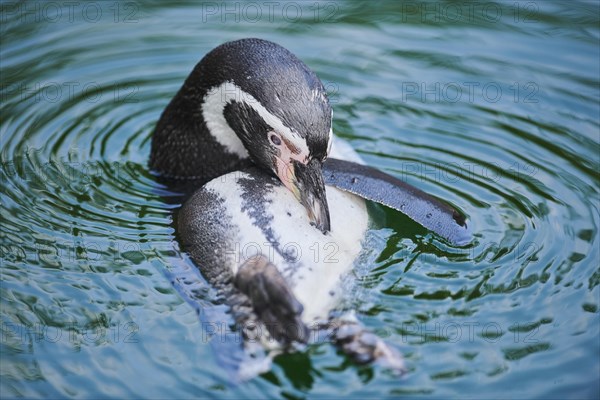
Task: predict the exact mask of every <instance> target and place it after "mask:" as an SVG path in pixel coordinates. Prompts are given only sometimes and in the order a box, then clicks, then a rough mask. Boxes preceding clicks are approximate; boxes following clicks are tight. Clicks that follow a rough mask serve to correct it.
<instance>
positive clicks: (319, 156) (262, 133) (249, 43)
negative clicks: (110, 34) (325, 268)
mask: <svg viewBox="0 0 600 400" xmlns="http://www.w3.org/2000/svg"><path fill="white" fill-rule="evenodd" d="M179 95H183V96H184V97H187V98H190V99H191V98H197V100H199V103H200V109H199V110H198V111H200V113H199V114H200V115H197V116H198V117H200V118H202V119H203V121H204V124H205V125H206V128H207V130H208V132H209V133H210V135H211V136H213V138H214V139H215V140H216V141H218V142H219V143H220V144H222V145H223V148H224V149H225V151H227V152H228V153H234V154H237V155H238V156H239V157H240V158H244V157H249V158H250V159H251V160H252V161H253V162H254V163H255V164H257V165H258V166H260V167H262V168H263V169H265V170H268V171H272V172H273V173H274V174H275V175H277V177H279V179H280V180H281V182H282V183H283V184H284V185H285V186H286V187H287V188H288V189H289V190H290V191H291V192H292V193H293V194H294V196H295V197H296V199H297V200H298V201H299V202H300V203H301V204H302V205H304V207H305V208H306V210H307V212H308V216H309V217H310V219H311V221H312V222H313V223H314V224H315V225H316V226H317V227H318V228H319V229H321V230H322V231H323V232H326V231H328V230H329V229H330V219H329V208H328V205H327V198H326V194H325V185H324V181H323V175H322V170H321V168H322V164H323V162H324V161H325V159H326V157H327V154H328V152H329V150H330V147H331V141H332V131H331V123H332V109H331V106H330V104H329V100H328V98H327V94H326V91H325V88H324V87H323V84H322V83H321V81H320V80H319V78H317V76H316V75H315V74H314V73H313V72H312V71H311V70H310V69H309V68H308V67H307V66H306V65H305V64H304V63H303V62H302V61H300V60H299V59H298V58H296V56H294V55H293V54H292V53H290V52H289V51H288V50H286V49H284V48H283V47H281V46H279V45H277V44H275V43H272V42H268V41H265V40H260V39H242V40H238V41H234V42H228V43H225V44H223V45H221V46H219V47H217V48H215V49H214V50H212V51H211V52H210V53H208V54H207V55H206V56H205V57H204V58H203V59H202V60H201V61H200V63H199V64H198V65H197V66H196V68H195V69H194V71H193V72H192V74H191V75H190V77H189V78H188V80H187V81H186V83H185V85H184V87H183V88H182V92H181V93H180V94H179ZM199 97H200V99H198V98H199ZM196 103H198V101H197V102H196ZM215 162H219V160H216V161H215Z"/></svg>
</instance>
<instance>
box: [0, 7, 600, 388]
mask: <svg viewBox="0 0 600 400" xmlns="http://www.w3.org/2000/svg"><path fill="white" fill-rule="evenodd" d="M228 7H230V8H228ZM0 9H1V10H0V11H1V17H2V28H1V29H2V42H1V44H2V46H1V49H0V68H1V76H2V88H1V96H2V106H1V107H2V108H1V110H2V111H1V123H0V124H1V125H0V133H1V139H0V141H1V154H0V158H1V163H2V168H1V169H0V173H1V174H2V185H1V189H0V190H1V192H0V193H1V215H2V230H1V233H0V250H1V257H2V264H1V271H2V272H1V273H2V283H1V286H0V288H1V296H2V307H1V316H2V341H1V343H0V346H1V349H2V350H1V353H2V364H1V368H0V371H1V372H0V373H1V377H2V380H1V384H0V387H1V393H2V396H3V397H4V396H7V397H14V396H27V397H42V396H43V397H49V396H54V397H65V396H69V397H72V396H78V397H86V398H90V397H99V396H103V397H140V396H146V397H148V396H152V397H167V396H168V397H191V396H194V397H203V396H204V397H229V398H231V397H264V396H268V397H282V396H285V397H291V398H296V397H304V396H308V397H324V396H343V397H348V396H351V395H353V396H356V397H357V398H364V397H368V396H370V397H381V396H394V395H407V394H408V395H414V396H432V397H444V396H454V397H456V396H459V395H465V394H467V395H471V396H472V395H476V396H479V397H493V396H496V393H505V394H506V396H511V397H547V396H549V395H550V394H551V395H553V396H554V397H564V396H567V395H569V396H571V397H594V396H596V397H597V396H598V393H599V389H598V376H599V372H600V371H599V366H600V364H599V363H598V355H599V351H600V346H599V345H598V335H599V334H600V332H599V330H600V329H599V326H600V324H599V320H598V315H599V311H598V305H599V293H600V292H599V290H600V289H599V288H598V286H599V283H600V266H599V265H600V263H599V260H600V256H599V254H598V253H599V250H598V249H599V248H600V247H599V246H598V235H597V233H598V224H599V214H598V208H599V190H600V188H599V187H600V182H599V181H600V180H599V177H598V176H599V175H598V169H599V163H600V160H599V156H598V154H600V138H599V132H600V127H599V118H598V113H599V101H600V99H599V94H598V93H599V90H598V89H599V86H600V83H599V79H598V76H600V70H599V63H598V59H599V47H598V41H599V40H600V30H599V28H598V26H599V24H598V22H599V10H598V5H597V4H596V3H595V2H568V3H567V2H564V3H559V2H541V1H537V2H536V1H528V2H515V3H493V2H486V3H473V4H462V3H455V2H427V3H420V2H402V3H399V2H382V3H371V2H351V3H345V2H344V3H336V2H322V3H316V4H312V3H281V4H277V5H269V4H266V3H264V4H263V3H260V2H258V3H251V4H250V3H248V4H244V3H231V4H230V5H222V4H220V3H205V4H201V5H196V4H193V3H186V2H181V3H178V4H177V5H176V6H173V5H170V6H169V7H167V6H163V5H162V4H160V3H157V2H149V3H147V4H142V3H137V2H125V3H117V2H114V3H113V2H92V3H86V4H85V5H84V4H83V3H82V4H73V5H69V4H66V3H65V4H63V3H60V2H25V3H13V2H8V3H7V2H5V3H2V4H0ZM246 36H258V37H263V38H266V39H270V40H274V41H276V42H278V43H280V44H282V45H283V46H285V47H287V48H289V49H290V50H291V51H293V52H294V53H296V54H297V55H298V56H299V57H300V58H302V59H303V60H304V61H305V62H306V63H307V64H308V65H309V66H310V67H311V68H313V69H314V70H315V71H316V72H317V74H318V75H319V76H320V77H321V79H322V80H323V82H324V84H325V86H326V87H327V89H328V91H329V94H330V98H331V101H332V103H333V106H334V109H335V115H334V131H335V132H336V133H337V134H339V135H340V136H342V137H344V138H345V139H347V140H348V141H349V142H350V143H351V145H352V146H353V147H354V148H355V149H357V150H358V151H359V153H360V154H361V155H362V156H363V157H364V158H365V160H366V161H367V163H368V164H369V165H372V166H376V167H378V168H381V169H384V170H386V171H387V172H389V173H391V174H393V175H395V176H397V177H399V178H401V179H403V180H405V181H407V182H409V183H411V184H413V185H415V186H418V187H420V188H422V189H423V190H426V191H428V192H429V193H432V194H434V195H436V196H438V197H440V198H443V199H446V200H447V201H448V202H449V203H450V204H452V205H453V206H455V207H457V208H459V209H460V210H462V211H463V212H464V213H465V214H466V215H468V216H469V221H470V224H471V226H472V227H473V231H474V232H475V238H474V240H473V242H472V243H470V244H469V245H467V246H464V247H460V248H455V247H450V246H448V245H447V244H445V243H443V242H442V241H440V240H439V239H438V238H436V237H434V236H432V235H431V234H429V233H428V232H426V231H425V230H424V229H422V228H420V227H419V226H417V225H416V224H414V223H413V222H411V221H410V220H409V219H407V218H406V217H404V216H402V215H400V214H399V213H396V212H392V211H390V210H387V209H384V208H382V207H378V206H370V208H371V212H372V215H373V218H374V220H375V221H376V227H375V229H373V231H371V232H370V234H369V238H368V243H367V245H366V248H368V250H369V251H368V252H366V253H365V254H364V256H363V257H362V258H361V262H360V263H359V265H357V267H356V270H355V272H354V274H353V282H354V284H353V288H354V290H353V292H354V295H353V296H352V297H351V298H349V299H348V304H350V305H352V306H353V307H354V308H355V309H356V310H357V316H358V317H359V319H360V320H361V321H363V322H364V324H365V325H367V326H368V327H369V328H370V329H372V330H373V331H375V332H376V333H377V334H378V335H380V336H381V337H383V338H385V339H386V340H387V341H388V342H390V343H392V344H394V345H395V346H396V347H397V348H399V349H400V350H401V351H402V352H403V353H404V354H405V355H406V357H407V361H408V365H409V368H410V373H409V374H408V376H407V377H406V378H405V379H403V380H401V381H398V380H397V379H396V378H394V377H392V376H391V375H389V374H387V373H386V372H385V371H384V370H381V369H380V368H378V367H372V366H367V367H358V366H356V365H354V364H352V363H351V362H349V360H347V359H346V358H344V357H343V356H342V355H341V354H338V353H337V352H336V350H335V349H334V348H333V347H331V346H329V345H328V344H326V343H325V344H317V345H314V346H309V347H308V348H307V349H305V350H303V351H301V352H298V353H295V354H289V355H282V356H279V357H278V358H277V359H276V360H275V364H274V366H273V369H272V371H271V372H269V373H267V374H264V375H263V376H261V377H259V378H257V379H254V380H252V381H250V382H246V383H244V384H241V385H237V386H236V385H231V384H230V382H229V375H228V368H227V367H224V365H227V363H228V362H229V363H231V362H233V361H235V357H236V355H234V354H233V353H235V352H233V351H231V350H230V349H231V346H222V345H219V343H220V342H219V341H218V340H215V339H214V338H213V339H211V338H209V337H207V335H206V331H205V330H203V329H202V323H203V321H204V322H206V319H204V320H203V319H202V318H208V319H210V318H211V315H213V314H211V313H214V315H220V316H222V315H223V313H224V312H225V308H224V307H223V306H221V305H218V304H216V303H215V301H214V299H215V293H214V292H213V290H212V289H211V288H210V287H208V286H207V285H206V284H205V283H204V281H203V280H202V278H201V277H200V275H199V274H198V272H197V270H196V269H195V267H194V266H193V265H192V264H191V262H190V261H189V259H188V258H187V257H186V255H185V254H184V253H182V252H180V251H179V248H178V245H177V242H176V241H175V239H174V230H173V228H172V226H171V211H172V209H173V208H176V207H177V206H178V203H177V202H178V199H177V197H176V196H174V195H173V194H170V193H168V192H167V191H166V190H165V189H164V188H162V187H161V185H160V184H159V183H157V182H156V180H155V178H154V177H153V176H152V175H151V174H150V173H149V171H148V169H147V166H146V162H147V158H148V154H149V140H150V137H151V133H152V129H153V126H154V124H155V123H156V121H157V120H158V117H159V115H160V113H161V112H162V109H163V108H164V106H165V105H166V104H167V103H168V101H169V100H170V98H171V97H172V96H173V95H174V93H175V92H176V90H177V89H178V88H179V86H180V85H181V84H182V82H183V80H184V79H185V77H186V76H187V74H188V73H189V71H191V69H192V68H193V66H194V65H195V63H196V62H197V61H198V60H199V59H200V58H201V56H202V55H203V54H205V53H206V52H207V51H209V50H210V49H211V48H213V47H214V46H216V45H217V44H219V43H222V42H224V41H226V40H231V39H236V38H240V37H246ZM169 199H170V200H169ZM186 293H187V295H186ZM182 294H183V295H182ZM190 297H193V298H194V299H196V300H195V303H194V304H190V303H189V302H187V301H186V300H188V299H189V298H190ZM196 310H199V311H202V312H201V313H200V314H201V318H199V315H198V314H197V311H196ZM202 316H203V317H202ZM217 338H218V336H217ZM230 351H231V354H230ZM140 378H141V379H140ZM148 378H150V379H148ZM357 378H358V379H357Z"/></svg>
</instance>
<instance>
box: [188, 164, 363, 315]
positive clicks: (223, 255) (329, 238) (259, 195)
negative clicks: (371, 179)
mask: <svg viewBox="0 0 600 400" xmlns="http://www.w3.org/2000/svg"><path fill="white" fill-rule="evenodd" d="M326 192H327V201H328V204H329V210H330V218H331V231H330V232H328V233H327V234H323V233H322V232H321V231H320V230H319V229H317V228H316V227H314V226H312V225H310V220H309V218H308V216H307V213H306V209H305V208H304V207H303V206H302V205H301V204H300V203H299V202H298V201H297V200H296V198H295V197H294V195H293V194H292V193H291V192H290V191H289V190H288V189H287V188H285V187H284V186H283V185H282V184H281V183H280V181H279V180H277V179H276V178H274V177H271V176H270V175H267V174H266V173H264V172H262V171H260V170H258V169H250V170H248V171H244V172H239V171H238V172H233V173H230V174H227V175H224V176H222V177H219V178H216V179H214V180H212V181H210V182H209V183H207V184H206V185H204V186H203V187H202V188H201V189H199V190H198V191H197V192H196V193H194V195H193V196H192V197H191V198H190V199H189V200H188V201H187V202H186V204H185V205H184V206H183V207H182V210H181V212H180V215H179V234H180V236H181V240H182V242H183V244H184V246H185V247H186V248H187V249H188V251H189V253H190V255H191V257H192V259H193V260H194V262H195V263H196V264H197V265H198V266H199V267H200V269H201V270H202V272H203V273H204V274H205V276H206V277H207V279H209V280H219V279H223V277H224V276H230V277H231V276H235V274H236V273H237V271H238V269H239V267H240V266H241V265H243V264H244V262H246V261H247V260H248V259H250V258H252V257H254V256H256V255H259V254H261V255H263V256H265V257H267V258H268V260H269V261H270V262H271V263H273V265H275V266H276V268H277V269H278V270H279V272H280V273H281V274H282V276H283V277H284V279H285V281H286V283H287V284H288V286H289V287H290V288H291V290H292V291H293V293H294V295H295V296H296V298H297V299H298V301H299V302H300V303H301V304H302V305H303V307H304V312H303V314H302V320H303V322H304V323H306V324H307V325H309V324H311V323H313V322H314V321H317V320H324V319H326V318H327V317H328V315H329V312H330V311H331V310H332V309H333V308H335V306H336V305H338V304H339V301H340V296H341V294H342V287H341V283H342V278H343V277H344V276H345V275H346V274H347V273H348V272H349V271H350V270H351V268H352V266H353V263H354V260H355V259H356V258H357V256H358V255H359V253H360V251H361V249H362V240H363V238H364V235H365V232H366V230H367V227H368V214H367V210H366V205H365V201H364V200H363V199H361V198H360V197H357V196H355V195H353V194H350V193H347V192H343V191H341V190H338V189H336V188H333V187H326ZM212 283H213V284H218V283H219V282H212Z"/></svg>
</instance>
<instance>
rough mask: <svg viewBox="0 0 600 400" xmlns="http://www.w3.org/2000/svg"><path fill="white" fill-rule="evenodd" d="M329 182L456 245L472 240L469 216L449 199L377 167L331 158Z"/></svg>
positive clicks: (325, 174)
mask: <svg viewBox="0 0 600 400" xmlns="http://www.w3.org/2000/svg"><path fill="white" fill-rule="evenodd" d="M323 178H324V179H325V184H326V185H330V186H334V187H336V188H338V189H341V190H345V191H347V192H350V193H354V194H356V195H358V196H360V197H363V198H365V199H367V200H371V201H374V202H377V203H380V204H383V205H384V206H388V207H391V208H393V209H395V210H398V211H400V212H402V213H403V214H405V215H407V216H408V217H409V218H411V219H412V220H414V221H415V222H417V223H419V224H420V225H422V226H424V227H425V228H427V229H429V230H431V231H433V232H434V233H436V234H438V235H440V236H441V237H443V238H444V239H446V240H448V241H449V242H450V243H452V244H454V245H464V244H467V243H468V242H470V241H471V232H470V230H469V229H468V228H467V223H466V220H465V217H464V216H463V215H462V214H460V213H459V212H458V211H456V210H455V209H454V208H452V207H451V206H449V205H448V204H446V203H443V202H441V201H440V200H438V199H436V198H435V197H433V196H430V195H429V194H427V193H425V192H423V191H422V190H419V189H417V188H416V187H414V186H411V185H409V184H407V183H406V182H403V181H401V180H400V179H398V178H395V177H393V176H391V175H388V174H386V173H385V172H382V171H380V170H378V169H376V168H372V167H368V166H366V165H360V164H357V163H355V162H351V161H343V160H338V159H335V158H328V159H327V161H326V162H325V163H324V164H323Z"/></svg>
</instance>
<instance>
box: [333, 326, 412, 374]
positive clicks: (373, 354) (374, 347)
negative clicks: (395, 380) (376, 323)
mask: <svg viewBox="0 0 600 400" xmlns="http://www.w3.org/2000/svg"><path fill="white" fill-rule="evenodd" d="M331 326H332V332H331V337H332V339H333V342H334V343H335V344H336V346H338V347H339V348H340V349H341V350H342V351H343V352H344V353H346V354H347V355H348V356H349V357H350V358H352V360H354V362H356V363H357V364H368V363H371V362H377V363H380V364H381V365H383V366H384V367H386V368H390V369H392V370H393V371H394V372H396V373H397V374H398V375H403V374H404V373H405V372H406V367H405V365H404V358H403V357H402V355H401V354H400V353H399V352H398V351H397V350H396V349H394V348H393V347H391V346H388V345H387V344H386V343H385V342H384V341H383V340H381V339H380V338H379V337H377V336H376V335H375V334H374V333H372V332H369V331H367V330H365V328H364V327H363V326H361V325H360V324H359V323H358V322H356V321H348V320H334V321H332V322H331Z"/></svg>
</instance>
